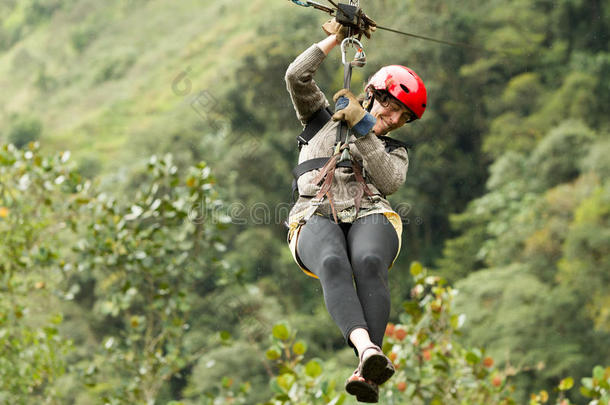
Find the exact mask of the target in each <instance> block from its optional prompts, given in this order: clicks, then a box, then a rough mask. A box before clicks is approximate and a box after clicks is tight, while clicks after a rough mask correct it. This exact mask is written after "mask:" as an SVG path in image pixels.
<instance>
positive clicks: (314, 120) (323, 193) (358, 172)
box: [292, 108, 409, 222]
mask: <svg viewBox="0 0 610 405" xmlns="http://www.w3.org/2000/svg"><path fill="white" fill-rule="evenodd" d="M331 117H332V111H331V110H330V109H328V108H321V109H320V110H318V111H316V112H315V113H314V114H313V115H312V117H311V118H310V119H309V121H308V122H307V125H306V126H305V129H304V130H303V132H301V133H300V134H299V135H298V136H297V143H298V146H299V150H300V149H301V148H302V147H303V145H307V144H308V143H309V141H310V140H311V139H312V138H313V137H314V136H315V135H316V134H317V133H318V132H319V131H320V129H322V127H323V126H324V125H326V123H327V122H328V121H329V120H330V119H331ZM379 138H380V139H381V140H382V141H383V142H384V144H385V145H386V152H388V153H389V152H391V151H392V150H394V149H396V148H400V147H403V148H405V149H406V150H408V148H409V146H408V145H406V144H405V143H403V142H401V141H398V140H396V139H393V138H390V137H387V136H379ZM345 148H348V144H347V143H345V144H344V145H342V147H341V149H337V150H336V152H335V153H334V154H333V156H330V157H323V158H315V159H310V160H306V161H304V162H302V163H300V164H299V165H297V166H296V167H295V168H294V169H293V170H292V175H293V177H294V179H293V181H292V193H293V199H294V196H295V193H296V192H297V190H298V185H297V182H298V180H299V177H301V176H302V175H303V174H305V173H307V172H309V171H311V170H317V169H321V170H320V172H319V173H318V175H317V176H316V177H315V178H314V179H313V181H312V183H313V184H316V185H320V184H321V187H320V190H319V191H318V192H317V193H316V195H315V197H313V198H312V199H311V201H310V206H309V207H308V209H307V211H306V213H305V215H304V216H303V219H302V221H303V222H305V221H307V220H308V219H309V218H311V216H312V215H313V214H314V213H315V211H316V210H317V208H318V207H319V206H320V204H322V202H323V201H324V198H325V197H328V201H329V203H330V206H331V211H332V214H333V219H334V220H335V222H338V219H337V213H336V210H335V207H334V202H333V198H332V192H331V185H332V181H333V178H334V172H335V169H337V168H339V167H351V168H352V170H353V172H354V177H355V178H356V181H357V182H358V184H359V185H360V187H359V188H358V192H357V194H356V196H355V197H354V208H355V209H356V214H357V213H358V211H359V210H360V205H361V202H362V197H363V196H364V195H365V194H366V195H367V196H373V193H372V192H371V191H370V190H369V188H368V186H367V185H366V181H365V180H364V176H363V169H362V166H361V165H360V164H359V163H358V162H357V161H356V160H355V159H349V160H343V159H341V156H342V151H343V149H345Z"/></svg>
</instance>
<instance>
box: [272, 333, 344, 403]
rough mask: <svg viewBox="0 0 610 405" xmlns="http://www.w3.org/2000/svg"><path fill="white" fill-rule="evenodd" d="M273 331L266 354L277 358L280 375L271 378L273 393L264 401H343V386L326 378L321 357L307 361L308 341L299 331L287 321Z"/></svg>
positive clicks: (274, 360)
mask: <svg viewBox="0 0 610 405" xmlns="http://www.w3.org/2000/svg"><path fill="white" fill-rule="evenodd" d="M271 335H272V339H273V343H272V345H271V347H270V348H269V349H268V350H267V353H266V356H267V359H269V360H270V361H272V362H274V364H275V367H276V369H277V370H278V375H277V376H274V377H273V378H272V379H271V381H270V384H271V390H272V392H273V394H274V396H273V398H272V399H271V400H269V401H267V402H265V404H264V405H284V404H286V405H292V404H294V405H301V404H303V405H304V404H330V405H340V404H342V403H343V402H344V401H345V398H346V394H345V393H341V392H340V391H341V390H342V387H337V384H336V382H335V381H334V380H331V381H327V380H326V379H325V378H324V375H323V371H324V369H323V362H322V361H321V360H320V359H315V358H314V359H310V360H309V361H307V362H306V363H305V360H304V355H305V352H306V351H307V345H306V343H305V342H303V341H300V340H297V339H296V331H293V330H292V329H291V328H290V326H289V325H288V324H286V323H277V324H275V325H274V326H273V329H272V331H271ZM337 390H339V392H338V391H337Z"/></svg>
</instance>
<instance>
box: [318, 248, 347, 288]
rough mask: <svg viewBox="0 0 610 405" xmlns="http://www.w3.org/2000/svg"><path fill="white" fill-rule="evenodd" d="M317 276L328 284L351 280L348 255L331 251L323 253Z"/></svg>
mask: <svg viewBox="0 0 610 405" xmlns="http://www.w3.org/2000/svg"><path fill="white" fill-rule="evenodd" d="M317 270H318V272H319V274H317V276H318V277H319V278H320V280H322V281H323V282H324V283H325V284H327V285H331V286H332V285H335V284H340V283H342V282H344V281H346V280H348V281H350V282H351V277H352V276H351V269H350V264H349V260H348V259H347V257H342V256H341V255H338V254H335V253H330V254H322V255H321V257H320V266H319V269H317Z"/></svg>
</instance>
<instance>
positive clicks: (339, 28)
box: [322, 17, 348, 44]
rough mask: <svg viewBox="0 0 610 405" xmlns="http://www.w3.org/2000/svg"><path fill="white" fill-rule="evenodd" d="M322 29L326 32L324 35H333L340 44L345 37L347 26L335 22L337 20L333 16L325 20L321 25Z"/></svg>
mask: <svg viewBox="0 0 610 405" xmlns="http://www.w3.org/2000/svg"><path fill="white" fill-rule="evenodd" d="M322 29H323V30H324V32H326V35H335V40H336V41H337V44H340V43H341V42H342V41H343V40H344V39H345V37H346V36H347V30H348V29H347V27H346V26H345V25H342V24H341V23H339V22H337V20H336V19H335V18H334V17H333V18H331V19H330V20H328V21H326V22H325V23H324V24H323V25H322Z"/></svg>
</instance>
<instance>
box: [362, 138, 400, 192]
mask: <svg viewBox="0 0 610 405" xmlns="http://www.w3.org/2000/svg"><path fill="white" fill-rule="evenodd" d="M354 144H355V145H356V147H357V148H358V150H359V151H360V153H361V154H362V158H363V166H364V169H365V171H366V177H367V178H368V179H369V180H370V181H371V182H372V183H373V185H375V187H377V189H378V190H379V191H380V192H381V193H382V194H383V195H390V194H393V193H395V192H396V191H397V190H398V189H399V188H400V186H402V185H403V183H404V182H405V180H406V178H407V170H408V168H409V155H408V154H407V151H406V149H405V148H396V149H394V150H393V151H391V152H389V153H388V152H386V150H385V144H384V143H383V141H382V140H381V139H379V138H378V137H377V136H376V135H375V133H373V132H369V133H368V134H367V135H366V136H363V137H362V138H358V139H356V141H355V142H354Z"/></svg>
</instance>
